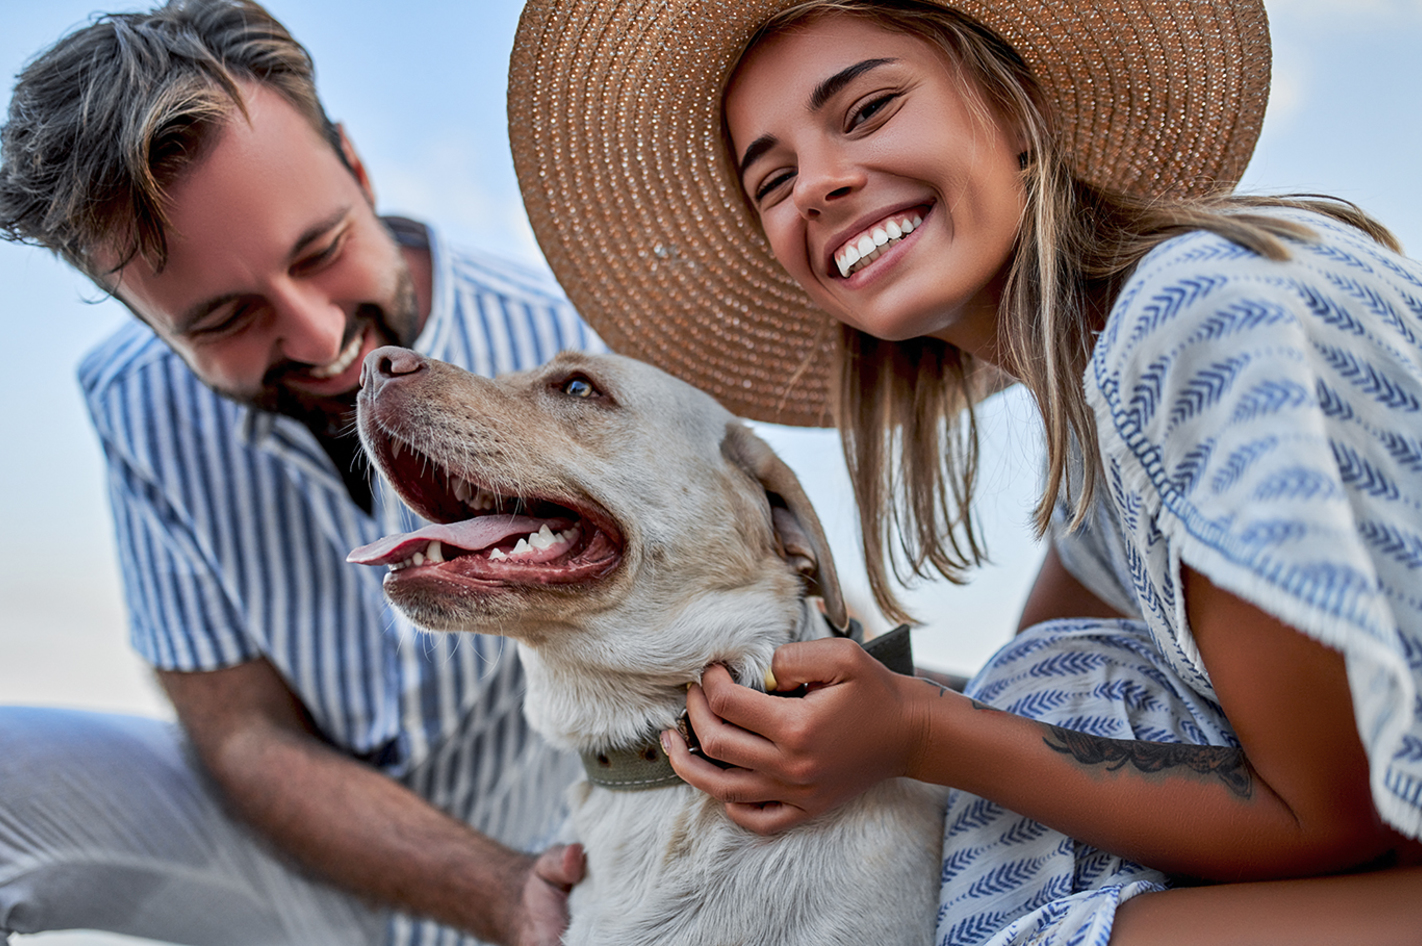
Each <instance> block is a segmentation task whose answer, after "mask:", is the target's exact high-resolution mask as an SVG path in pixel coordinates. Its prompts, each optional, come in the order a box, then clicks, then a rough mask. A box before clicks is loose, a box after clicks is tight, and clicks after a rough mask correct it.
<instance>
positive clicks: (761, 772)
mask: <svg viewBox="0 0 1422 946" xmlns="http://www.w3.org/2000/svg"><path fill="white" fill-rule="evenodd" d="M771 671H772V673H773V675H774V679H775V686H776V689H777V690H778V691H779V692H782V693H783V692H786V691H792V690H796V689H799V688H800V687H805V694H804V696H803V697H802V698H800V699H785V698H784V697H780V696H769V695H766V694H764V693H761V692H759V691H757V690H753V689H750V688H749V687H743V686H740V685H738V684H737V683H736V682H735V681H734V680H733V679H732V678H731V675H730V673H728V672H727V671H726V669H725V668H724V667H720V666H713V667H709V668H707V670H706V671H705V673H703V674H702V682H701V685H700V686H696V685H693V686H692V687H691V688H690V690H689V691H688V692H687V696H686V707H687V712H688V715H689V716H690V718H691V724H692V728H693V729H695V731H696V735H697V737H698V739H699V741H700V743H701V749H702V751H703V752H704V753H705V754H706V755H707V756H710V757H711V758H713V759H719V760H721V761H723V762H727V763H730V764H731V765H733V766H735V768H729V769H722V768H719V767H717V766H716V765H714V764H712V763H710V762H708V761H706V760H705V759H702V758H698V757H697V756H695V755H692V754H691V753H690V752H689V751H688V749H687V745H686V742H685V740H683V739H682V738H681V736H680V735H679V734H678V733H676V732H670V731H669V732H667V733H664V734H663V735H662V745H663V748H665V749H666V751H667V754H668V755H669V756H670V758H671V763H672V767H673V768H674V769H675V770H676V772H677V774H678V775H680V776H681V777H682V778H683V779H685V780H686V781H687V782H688V783H690V784H691V785H693V786H695V787H696V788H699V789H701V790H702V791H704V792H706V793H707V794H710V795H712V796H714V797H716V798H718V799H720V800H721V801H723V802H725V803H726V813H727V815H729V816H730V818H731V820H733V821H735V822H736V823H737V824H739V825H740V826H742V827H744V828H747V829H749V830H751V831H755V832H756V833H758V834H773V833H775V832H778V831H783V830H785V829H786V828H789V827H792V826H794V825H797V824H799V823H801V822H803V821H806V820H808V819H810V818H813V817H814V816H816V815H818V814H820V813H821V812H824V811H828V810H830V809H832V808H834V807H837V806H838V805H842V804H844V803H845V802H846V801H849V800H850V799H852V798H854V797H855V796H857V795H859V794H860V793H862V792H864V791H865V790H866V789H868V788H869V787H871V786H872V785H875V784H876V783H878V782H880V781H882V780H883V779H886V778H893V777H895V776H899V775H908V774H910V772H911V770H912V768H913V767H914V761H915V757H916V756H917V755H918V754H919V753H920V752H922V751H923V748H924V747H925V746H927V745H928V744H929V732H928V718H929V717H928V714H927V713H926V712H922V711H921V709H920V707H921V703H922V701H921V699H917V698H919V697H922V696H924V695H925V693H926V692H927V691H926V690H925V689H924V688H925V687H929V686H931V687H932V688H933V693H934V694H936V693H937V692H938V691H939V688H938V687H937V686H936V685H933V684H929V683H927V681H923V680H915V679H914V678H912V677H906V676H902V675H900V674H896V673H893V672H891V671H889V670H888V669H886V668H885V667H884V666H883V665H882V664H880V663H879V662H878V661H876V660H875V659H874V658H873V657H871V656H869V655H868V654H867V653H865V652H864V649H863V648H862V647H860V646H859V645H858V644H856V643H854V642H853V641H847V640H833V639H829V640H816V641H806V642H803V643H795V644H786V645H785V646H783V647H781V648H780V649H779V650H777V651H776V652H775V657H774V660H773V662H772V664H771Z"/></svg>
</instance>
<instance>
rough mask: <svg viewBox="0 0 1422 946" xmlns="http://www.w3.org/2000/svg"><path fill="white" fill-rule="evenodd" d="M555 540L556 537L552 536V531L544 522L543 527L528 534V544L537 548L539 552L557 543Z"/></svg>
mask: <svg viewBox="0 0 1422 946" xmlns="http://www.w3.org/2000/svg"><path fill="white" fill-rule="evenodd" d="M557 542H558V540H557V538H555V537H554V535H553V531H552V530H551V529H549V528H548V523H546V522H545V523H543V528H541V529H539V530H538V531H537V532H530V533H529V534H528V544H529V545H531V546H533V547H534V548H536V549H538V550H539V551H540V552H541V551H543V550H544V549H546V548H549V547H551V546H553V545H555V544H557Z"/></svg>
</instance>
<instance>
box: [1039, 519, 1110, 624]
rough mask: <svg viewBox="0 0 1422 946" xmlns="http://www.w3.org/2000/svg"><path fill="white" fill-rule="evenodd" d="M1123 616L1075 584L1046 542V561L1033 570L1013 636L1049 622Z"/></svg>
mask: <svg viewBox="0 0 1422 946" xmlns="http://www.w3.org/2000/svg"><path fill="white" fill-rule="evenodd" d="M1125 616H1126V615H1124V614H1121V613H1120V612H1119V611H1117V610H1116V609H1115V608H1113V607H1111V606H1110V605H1109V604H1107V603H1106V602H1104V601H1102V600H1101V599H1100V598H1098V597H1097V596H1096V595H1095V594H1093V593H1092V592H1091V591H1090V590H1089V589H1088V588H1087V587H1086V586H1085V585H1083V584H1082V583H1081V582H1079V581H1077V580H1076V576H1074V575H1073V574H1072V573H1071V572H1069V571H1067V570H1066V566H1065V565H1063V564H1062V559H1061V556H1060V555H1058V554H1057V548H1056V546H1055V545H1054V544H1052V542H1051V541H1050V540H1048V542H1047V554H1046V557H1045V558H1043V559H1042V567H1041V568H1040V569H1038V570H1037V577H1036V579H1035V580H1034V581H1033V582H1032V590H1031V591H1030V592H1028V594H1027V603H1026V604H1024V605H1023V606H1022V616H1021V617H1020V618H1019V619H1018V621H1017V633H1019V634H1020V633H1022V632H1023V631H1025V630H1027V628H1029V627H1031V626H1032V625H1033V624H1041V623H1042V622H1043V621H1050V620H1052V619H1053V618H1123V617H1125Z"/></svg>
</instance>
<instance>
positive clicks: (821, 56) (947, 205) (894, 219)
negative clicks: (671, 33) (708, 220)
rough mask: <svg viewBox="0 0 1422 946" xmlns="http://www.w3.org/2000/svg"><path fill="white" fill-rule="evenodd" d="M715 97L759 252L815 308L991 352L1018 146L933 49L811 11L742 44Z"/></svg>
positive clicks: (874, 330) (1014, 226)
mask: <svg viewBox="0 0 1422 946" xmlns="http://www.w3.org/2000/svg"><path fill="white" fill-rule="evenodd" d="M725 106H726V121H727V126H728V128H729V131H730V135H731V141H732V147H733V149H734V154H733V160H734V161H735V162H736V164H737V166H739V167H740V169H741V184H742V186H743V187H744V188H745V191H746V194H747V195H749V197H750V200H751V204H752V206H753V207H755V208H756V211H757V212H758V213H759V215H760V221H761V225H762V227H763V228H764V230H765V235H766V237H767V239H768V240H769V242H770V247H771V250H772V252H774V254H775V257H776V259H778V260H779V261H780V264H781V265H782V266H784V267H785V269H786V270H788V271H789V273H790V275H791V276H793V277H794V278H795V279H796V281H798V282H799V283H800V285H802V286H804V287H805V290H806V291H807V292H809V294H810V296H811V297H812V298H813V299H814V300H815V302H816V303H817V304H818V305H820V306H821V307H822V308H824V309H825V310H826V311H827V312H829V313H830V314H831V315H833V316H834V317H835V318H837V319H839V320H841V321H843V322H846V323H848V324H849V325H852V326H854V327H855V328H858V329H860V330H862V331H864V332H868V333H869V334H871V335H875V336H878V337H879V338H883V339H889V340H903V339H908V338H915V337H919V336H924V335H932V336H935V337H938V338H941V339H943V340H945V341H947V342H950V343H952V344H954V345H957V346H958V347H960V348H962V349H964V350H965V351H968V352H971V353H973V354H976V355H978V356H980V357H985V358H987V359H989V360H996V358H995V345H994V341H995V336H996V321H997V303H998V300H999V298H1000V295H1001V289H1002V283H1003V279H1004V277H1005V274H1006V269H1007V264H1008V260H1009V257H1010V256H1011V253H1012V250H1013V246H1014V244H1015V241H1016V238H1017V232H1018V227H1019V222H1020V219H1021V215H1022V211H1023V206H1024V189H1023V185H1022V174H1021V170H1020V165H1019V163H1018V158H1017V155H1018V153H1019V152H1021V151H1022V150H1023V146H1022V144H1021V142H1020V140H1019V139H1020V135H1018V134H1017V133H1016V132H1015V131H1014V130H1010V129H1007V128H1004V127H1003V126H1002V123H1001V122H999V121H997V120H996V119H994V118H992V117H990V116H991V114H992V112H991V109H989V108H988V106H987V105H985V104H983V100H982V99H981V97H980V96H978V95H977V92H976V89H975V88H973V87H970V86H968V85H967V84H966V82H965V80H964V79H963V78H961V77H960V76H959V74H958V70H957V69H956V68H955V66H954V64H953V63H952V62H951V61H950V60H949V58H948V57H947V55H946V54H945V53H944V52H943V51H941V50H940V49H938V48H937V47H936V46H932V45H930V44H929V43H927V42H926V41H924V40H921V39H919V38H918V37H915V36H910V35H907V34H904V33H897V32H891V31H889V30H885V29H883V28H881V27H879V26H878V25H876V24H874V23H872V22H870V21H868V20H866V19H864V18H862V17H856V16H836V15H829V16H823V17H820V18H818V19H815V20H812V21H810V22H808V23H806V24H803V25H799V26H795V27H792V28H790V29H788V30H786V31H783V32H781V33H777V34H775V35H773V36H771V37H769V38H767V39H766V40H764V41H763V42H761V43H760V44H759V45H757V46H756V47H755V48H754V49H752V50H751V51H750V52H749V53H748V54H747V55H746V57H745V58H744V60H743V61H742V63H741V65H740V67H739V68H738V69H737V71H736V73H735V75H734V76H732V78H731V82H730V85H729V86H728V87H727V90H726V101H725ZM875 254H877V255H875Z"/></svg>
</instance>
